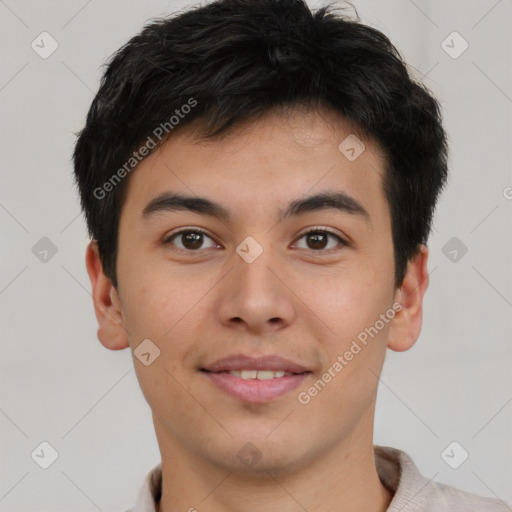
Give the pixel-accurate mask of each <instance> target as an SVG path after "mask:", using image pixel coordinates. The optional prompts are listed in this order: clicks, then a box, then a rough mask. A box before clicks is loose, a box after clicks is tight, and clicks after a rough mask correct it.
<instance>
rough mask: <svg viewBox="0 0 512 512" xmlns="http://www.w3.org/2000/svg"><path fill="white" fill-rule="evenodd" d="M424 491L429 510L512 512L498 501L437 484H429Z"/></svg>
mask: <svg viewBox="0 0 512 512" xmlns="http://www.w3.org/2000/svg"><path fill="white" fill-rule="evenodd" d="M425 491H426V492H425V494H426V496H425V498H426V502H427V504H428V506H429V510H430V507H436V508H435V510H439V511H445V510H446V511H453V512H456V511H459V510H460V512H507V511H511V510H512V507H511V505H510V504H507V503H505V502H504V501H501V500H499V499H494V498H486V497H484V496H478V495H477V494H473V493H470V492H467V491H462V490H461V489H456V488H455V487H451V486H449V485H446V484H442V483H439V482H431V483H430V484H429V485H428V486H427V487H426V488H425ZM432 510H434V509H432Z"/></svg>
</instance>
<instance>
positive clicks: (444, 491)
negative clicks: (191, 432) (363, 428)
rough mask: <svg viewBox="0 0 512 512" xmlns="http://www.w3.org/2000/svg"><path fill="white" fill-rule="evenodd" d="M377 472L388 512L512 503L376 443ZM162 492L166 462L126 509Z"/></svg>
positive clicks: (478, 511) (152, 501)
mask: <svg viewBox="0 0 512 512" xmlns="http://www.w3.org/2000/svg"><path fill="white" fill-rule="evenodd" d="M374 453H375V463H376V467H377V473H378V475H379V478H380V480H381V482H382V484H383V485H384V486H385V487H386V488H387V489H389V490H390V491H391V492H392V493H394V497H393V499H392V501H391V503H390V504H389V507H388V509H387V512H507V511H509V512H510V511H512V505H510V504H507V503H505V502H504V501H501V500H499V499H494V498H485V497H483V496H478V495H476V494H473V493H469V492H466V491H462V490H459V489H456V488H455V487H451V486H449V485H446V484H442V483H439V482H435V481H433V480H429V479H427V478H426V477H424V476H422V475H421V474H420V472H419V470H418V468H417V467H416V465H415V464H414V462H413V461H412V459H411V458H410V457H409V455H407V453H405V452H403V451H401V450H397V449H396V448H390V447H388V446H377V445H374ZM161 493H162V463H159V464H158V465H157V466H155V467H154V468H153V469H152V470H151V471H150V472H149V473H148V475H147V476H146V478H145V479H144V483H143V484H142V487H141V488H140V490H139V493H138V495H137V499H136V503H135V507H134V508H132V509H128V510H126V511H125V512H156V503H157V502H158V501H159V500H160V496H161Z"/></svg>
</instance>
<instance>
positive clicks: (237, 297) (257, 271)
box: [217, 249, 296, 334]
mask: <svg viewBox="0 0 512 512" xmlns="http://www.w3.org/2000/svg"><path fill="white" fill-rule="evenodd" d="M233 260H234V266H233V267H232V269H231V271H230V272H229V273H228V274H227V275H226V276H225V278H224V279H223V280H222V282H221V283H222V284H221V286H220V288H219V290H218V292H219V305H218V310H217V313H218V316H219V320H220V322H221V323H222V324H223V325H225V326H228V327H230V328H231V329H237V330H240V331H245V332H250V333H252V334H264V333H269V332H274V331H278V330H280V329H283V328H285V327H286V326H289V325H290V324H291V323H292V322H293V320H294V318H295V316H296V305H295V304H294V300H296V299H294V294H293V293H292V291H291V290H290V283H289V282H288V283H287V280H288V281H290V279H289V278H287V275H286V270H285V269H284V267H283V265H279V264H278V262H277V260H276V259H275V258H274V259H273V256H272V251H271V249H265V250H264V251H263V253H262V254H260V255H259V256H258V257H257V258H256V259H255V260H254V261H252V262H251V263H249V262H248V261H246V260H245V259H244V258H242V257H240V256H239V255H238V253H237V254H235V255H234V258H233Z"/></svg>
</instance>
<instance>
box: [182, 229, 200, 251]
mask: <svg viewBox="0 0 512 512" xmlns="http://www.w3.org/2000/svg"><path fill="white" fill-rule="evenodd" d="M182 236H183V239H182V241H183V245H184V246H185V247H186V248H187V249H198V248H199V247H201V244H202V242H203V240H202V236H203V235H202V234H201V233H195V232H189V233H187V234H184V235H182Z"/></svg>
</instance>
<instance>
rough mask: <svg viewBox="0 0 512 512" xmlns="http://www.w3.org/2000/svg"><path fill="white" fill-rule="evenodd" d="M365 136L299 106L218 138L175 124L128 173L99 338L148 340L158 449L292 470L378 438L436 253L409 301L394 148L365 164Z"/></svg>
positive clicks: (369, 151)
mask: <svg viewBox="0 0 512 512" xmlns="http://www.w3.org/2000/svg"><path fill="white" fill-rule="evenodd" d="M349 136H351V138H350V139H348V141H347V142H345V143H344V144H342V146H341V149H339V146H340V144H341V143H342V141H344V140H345V139H346V138H347V137H349ZM353 137H354V132H353V131H352V130H351V129H350V126H349V125H348V124H347V123H345V122H344V121H343V120H342V119H340V118H339V117H336V116H335V115H334V114H332V113H328V112H322V113H321V114H320V113H318V112H317V113H313V112H308V111H298V110H295V111H294V112H293V115H291V116H287V117H284V116H278V115H269V116H267V117H265V118H264V119H262V120H260V121H258V122H255V123H251V124H247V125H245V126H244V127H242V128H240V129H238V130H237V131H236V132H233V133H232V134H230V135H229V136H227V137H225V138H223V139H222V140H217V141H209V142H205V141H200V140H197V139H194V138H193V136H192V132H190V131H182V132H179V133H177V134H176V135H175V136H173V137H172V138H170V139H169V140H168V141H167V142H166V144H165V145H164V146H162V147H161V149H160V150H158V151H157V152H155V153H153V154H152V155H151V156H149V157H148V158H146V159H145V160H144V161H143V162H142V163H141V164H139V166H138V167H137V169H136V170H135V171H134V172H133V174H132V175H131V176H130V182H129V184H128V190H127V196H126V201H125V203H124V205H123V209H122V212H121V218H120V225H119V245H118V260H117V276H118V283H119V284H118V290H117V292H115V291H114V289H113V288H112V287H111V285H110V284H109V281H108V280H107V279H106V278H105V277H104V276H103V275H102V273H101V269H100V270H99V271H98V272H97V273H96V274H95V273H94V271H92V268H93V267H94V263H93V261H94V256H93V251H92V250H90V254H89V256H88V268H89V273H90V275H91V279H92V281H93V287H94V285H95V284H96V289H95V296H96V298H97V299H98V301H100V302H101V301H103V305H104V308H103V311H102V312H100V311H99V310H98V309H97V314H99V315H100V316H101V320H100V331H99V337H100V340H102V342H103V343H104V344H105V345H106V346H108V347H109V348H112V349H119V348H125V347H127V346H130V348H131V349H132V350H133V351H135V350H136V349H137V347H138V346H139V344H141V342H143V340H150V341H149V342H148V341H146V342H145V343H146V345H145V347H147V350H146V349H145V350H144V352H149V353H150V355H149V356H145V357H146V360H147V361H146V362H148V361H151V362H150V364H148V365H145V364H143V363H142V362H141V360H139V358H138V357H136V356H135V355H134V365H135V368H136V372H137V377H138V379H139V382H140V385H141V389H142V392H143V394H144V396H145V398H146V400H147V401H148V403H149V405H150V406H151V409H152V411H153V419H154V422H155V429H156V432H157V437H158V441H159V444H160V448H161V450H162V451H165V452H166V453H169V454H170V453H173V454H177V453H181V454H184V453H187V454H188V455H189V456H194V457H199V458H200V459H201V460H203V461H208V462H210V463H212V464H215V465H217V466H219V467H223V468H225V469H229V470H232V469H233V468H237V470H240V468H241V466H243V464H242V462H243V461H242V458H243V457H242V456H243V455H246V454H247V453H248V452H251V453H252V452H254V454H257V456H259V455H261V458H260V459H259V461H257V463H255V464H254V465H253V466H252V467H250V466H251V465H250V464H249V465H246V469H247V470H251V471H268V470H272V471H279V470H280V468H285V467H287V468H292V467H300V466H301V465H304V464H308V463H311V462H312V461H313V460H315V459H319V458H320V457H322V456H323V455H325V454H327V453H332V451H333V450H334V451H335V450H338V449H342V447H343V446H345V447H346V446H349V445H350V446H354V443H367V442H369V443H371V439H372V435H373V430H372V429H373V414H374V405H375V397H376V391H377V385H378V375H379V374H380V371H381V368H382V364H383V361H384V357H385V351H386V347H388V346H389V347H390V348H392V349H394V350H405V349H407V348H409V346H410V345H411V344H412V343H414V341H415V339H416V337H417V335H418V333H419V326H420V324H421V320H420V319H418V315H420V314H421V311H420V312H419V313H418V297H419V302H420V303H421V296H422V295H423V292H424V288H425V286H426V284H421V286H419V284H418V283H419V281H421V280H422V283H423V282H424V281H425V280H426V277H427V276H426V275H425V268H426V255H425V254H424V253H422V255H423V256H422V259H421V262H420V263H418V264H417V265H416V266H412V267H411V270H409V272H408V277H406V281H404V286H410V290H411V293H410V294H409V297H408V299H407V300H406V301H403V300H402V299H403V298H404V297H403V296H402V295H401V293H400V292H401V290H395V289H394V286H393V284H394V254H393V245H392V234H391V220H390V218H391V217H390V209H389V205H388V203H387V201H386V198H385V196H384V193H383V189H382V179H383V166H384V160H383V157H382V156H381V154H380V152H379V150H378V148H377V147H376V145H375V144H373V143H372V142H371V141H369V140H364V145H365V149H364V151H363V152H362V153H361V154H360V155H359V156H357V158H355V159H354V154H356V155H357V152H358V151H359V149H360V148H361V146H354V140H355V139H353ZM359 140H360V141H361V142H363V141H362V139H361V138H359ZM356 142H357V141H356ZM347 147H348V149H347ZM350 147H354V148H355V151H356V153H354V152H352V151H351V150H350ZM353 153H354V154H353ZM349 157H350V158H349ZM176 195H180V196H186V197H182V198H181V199H180V201H177V200H176V199H177V198H176ZM172 196H174V197H172ZM315 196H318V197H316V199H315ZM187 197H188V198H189V200H186V198H187ZM96 268H97V267H96ZM101 283H103V284H101ZM414 286H416V289H418V290H419V291H416V292H414V291H413V288H414ZM418 286H419V288H418ZM100 290H103V292H101V291H100ZM107 290H108V291H109V296H110V297H111V299H112V301H111V302H109V301H108V299H107V298H106V295H107V293H106V292H107ZM402 292H403V290H402ZM418 293H419V295H418ZM414 298H416V300H414ZM401 302H402V305H401V306H398V304H400V303H401ZM419 309H420V310H421V308H419ZM107 310H110V315H105V312H106V311H107ZM116 315H117V316H116ZM107 316H110V318H107ZM99 318H100V317H99ZM116 318H117V319H116ZM113 319H114V320H116V321H115V322H114V321H113ZM102 322H104V326H103V327H102V326H101V323H102ZM413 324H414V325H413ZM411 326H412V327H411ZM114 340H116V341H114ZM114 345H115V346H114ZM158 350H159V351H160V352H159V355H158V357H156V358H155V359H154V357H155V355H156V354H157V353H158ZM230 356H233V358H232V359H229V358H230ZM241 356H246V357H247V358H248V359H246V360H243V359H240V357H241ZM266 356H268V357H269V359H260V358H262V357H266ZM225 358H228V360H226V359H225ZM279 358H282V359H279ZM219 360H224V362H222V361H221V362H220V363H218V364H216V363H217V362H218V361H219ZM237 370H252V371H251V372H249V373H246V372H244V373H243V374H240V375H238V374H237ZM256 370H260V372H259V373H256ZM265 370H273V371H274V372H278V373H269V372H268V371H265ZM229 371H231V373H228V372H229ZM283 372H286V373H285V374H284V376H283V375H282V373H283ZM254 376H256V377H257V378H256V379H253V377H254ZM242 377H244V378H242ZM247 443H252V445H247ZM258 454H259V455H258ZM255 460H256V459H255ZM241 461H242V462H241ZM242 469H243V468H242Z"/></svg>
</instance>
